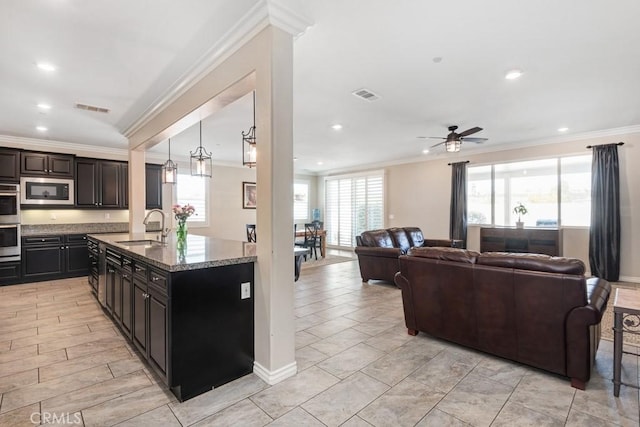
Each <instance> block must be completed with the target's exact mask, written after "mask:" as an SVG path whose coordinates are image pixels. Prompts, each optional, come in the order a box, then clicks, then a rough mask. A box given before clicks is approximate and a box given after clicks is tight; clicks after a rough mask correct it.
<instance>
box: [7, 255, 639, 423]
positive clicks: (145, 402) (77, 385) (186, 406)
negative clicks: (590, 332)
mask: <svg viewBox="0 0 640 427" xmlns="http://www.w3.org/2000/svg"><path fill="white" fill-rule="evenodd" d="M295 287H296V291H295V292H296V298H295V314H296V326H297V328H296V330H297V333H296V359H297V362H298V369H299V373H298V374H297V375H296V376H294V377H292V378H289V379H287V380H285V381H283V382H281V383H279V384H277V385H274V386H271V387H269V386H268V385H267V384H265V383H264V382H263V381H261V380H260V379H259V378H258V377H256V376H255V375H253V374H251V375H247V376H245V377H243V378H241V379H239V380H236V381H234V382H232V383H229V384H226V385H224V386H222V387H220V388H218V389H215V390H212V391H210V392H208V393H205V394H202V395H200V396H198V397H195V398H193V399H191V400H188V401H186V402H183V403H179V402H177V401H176V399H175V398H174V397H173V395H172V394H171V393H170V392H168V391H167V389H166V388H165V387H164V386H163V385H160V384H158V382H157V380H156V379H155V377H154V376H153V375H152V374H151V373H150V372H149V370H148V369H147V367H146V366H145V364H144V363H142V362H141V361H140V359H139V358H138V356H137V355H136V352H135V351H134V350H133V349H132V347H131V346H130V345H129V344H128V343H127V342H126V341H125V340H124V339H123V338H122V337H121V335H120V334H119V332H118V330H117V328H116V327H114V325H113V324H112V323H111V322H110V321H109V320H108V319H107V318H106V317H105V316H104V315H103V313H102V311H101V309H100V308H99V306H98V305H97V304H96V302H95V300H94V299H93V297H92V296H91V294H90V290H89V286H88V285H87V283H86V279H84V278H80V279H67V280H59V281H51V282H42V283H33V284H23V285H16V286H5V287H0V393H1V396H0V426H21V425H32V424H33V423H32V420H33V421H39V417H40V415H39V414H42V416H43V417H44V416H46V415H47V414H54V413H55V414H56V415H57V416H58V417H62V418H59V419H58V420H57V421H58V422H59V423H63V422H64V423H66V424H67V425H83V424H84V425H87V426H108V425H121V426H125V425H126V426H181V425H182V426H191V425H197V426H207V425H211V426H263V425H273V426H323V425H326V426H337V425H344V426H349V427H355V426H369V425H373V426H465V425H473V426H489V425H491V426H520V425H522V426H525V425H535V426H546V425H549V426H555V425H558V426H562V425H568V426H614V425H623V426H638V425H639V409H638V402H639V399H638V390H636V389H633V388H630V387H623V388H622V391H621V395H620V398H614V397H613V393H612V384H611V380H610V378H611V376H612V344H611V343H610V342H609V341H602V343H601V346H600V350H599V352H598V356H597V363H596V366H595V368H594V372H593V377H592V379H591V381H590V382H589V384H588V387H587V390H586V391H579V390H576V389H573V388H571V387H570V386H569V382H568V380H566V379H564V378H560V377H557V376H554V375H551V374H548V373H545V372H542V371H538V370H536V369H532V368H528V367H526V366H523V365H519V364H516V363H512V362H509V361H505V360H503V359H499V358H496V357H492V356H489V355H485V354H481V353H478V352H474V351H470V350H468V349H465V348H462V347H458V346H455V345H451V344H448V343H446V342H443V341H438V340H435V339H432V338H429V337H427V336H426V335H424V334H420V335H418V336H416V337H411V336H409V335H407V333H406V329H405V328H404V323H403V315H402V303H401V299H400V292H399V290H398V289H396V288H395V287H394V286H392V285H390V284H385V283H371V284H363V283H361V281H360V277H359V274H358V265H357V262H345V263H341V264H333V265H328V266H325V267H317V268H311V269H307V270H303V272H302V275H301V278H300V281H298V282H297V283H296V284H295ZM631 350H635V351H637V349H635V348H631ZM623 363H624V366H623V368H624V372H623V374H624V377H625V379H626V381H628V382H633V383H637V382H638V376H639V373H638V357H636V356H629V355H625V359H624V362H623Z"/></svg>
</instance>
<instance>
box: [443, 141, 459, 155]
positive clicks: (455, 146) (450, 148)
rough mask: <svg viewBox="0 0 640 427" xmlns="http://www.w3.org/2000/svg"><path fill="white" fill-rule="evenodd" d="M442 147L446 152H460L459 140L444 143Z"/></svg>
mask: <svg viewBox="0 0 640 427" xmlns="http://www.w3.org/2000/svg"><path fill="white" fill-rule="evenodd" d="M444 146H445V148H446V149H447V152H449V153H457V152H458V151H460V140H459V139H454V140H451V141H447V142H445V144H444Z"/></svg>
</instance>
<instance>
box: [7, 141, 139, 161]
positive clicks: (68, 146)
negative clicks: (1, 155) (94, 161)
mask: <svg viewBox="0 0 640 427" xmlns="http://www.w3.org/2000/svg"><path fill="white" fill-rule="evenodd" d="M0 145H2V146H5V147H13V148H22V149H26V150H34V151H49V150H50V151H51V152H54V153H59V152H69V153H72V154H75V153H77V152H79V151H80V152H89V153H100V154H110V155H113V156H118V157H125V158H126V157H128V156H129V150H128V149H126V148H113V147H105V146H103V145H88V144H78V143H75V142H67V141H53V140H49V139H37V138H26V137H21V136H10V135H0Z"/></svg>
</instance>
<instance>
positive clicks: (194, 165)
mask: <svg viewBox="0 0 640 427" xmlns="http://www.w3.org/2000/svg"><path fill="white" fill-rule="evenodd" d="M189 154H191V159H190V161H189V163H190V165H191V176H203V177H204V176H206V177H209V178H211V169H212V167H213V162H212V160H211V153H209V152H207V150H205V149H204V148H202V120H200V145H199V146H198V148H196V149H195V151H190V152H189Z"/></svg>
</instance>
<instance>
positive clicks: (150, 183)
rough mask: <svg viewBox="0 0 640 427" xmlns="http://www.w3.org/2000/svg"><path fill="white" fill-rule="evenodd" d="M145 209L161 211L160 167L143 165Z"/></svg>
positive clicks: (148, 164)
mask: <svg viewBox="0 0 640 427" xmlns="http://www.w3.org/2000/svg"><path fill="white" fill-rule="evenodd" d="M145 185H146V191H145V194H146V204H145V207H146V209H162V165H153V164H151V163H147V164H146V165H145Z"/></svg>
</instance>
